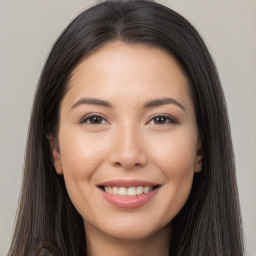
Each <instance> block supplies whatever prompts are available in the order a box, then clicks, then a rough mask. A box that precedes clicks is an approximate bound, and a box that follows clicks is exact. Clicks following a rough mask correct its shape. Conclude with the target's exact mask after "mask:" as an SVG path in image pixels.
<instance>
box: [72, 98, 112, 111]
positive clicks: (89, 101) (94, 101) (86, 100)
mask: <svg viewBox="0 0 256 256" xmlns="http://www.w3.org/2000/svg"><path fill="white" fill-rule="evenodd" d="M83 104H88V105H100V106H104V107H108V108H112V105H111V104H110V103H109V102H107V101H105V100H99V99H95V98H81V99H80V100H78V101H77V102H76V103H75V104H74V105H73V106H72V107H71V110H72V109H74V108H75V107H77V106H79V105H83Z"/></svg>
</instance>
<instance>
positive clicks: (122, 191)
mask: <svg viewBox="0 0 256 256" xmlns="http://www.w3.org/2000/svg"><path fill="white" fill-rule="evenodd" d="M160 187H161V185H159V184H155V183H152V182H146V181H138V180H137V181H136V180H115V181H108V182H105V183H103V184H100V185H98V188H99V191H100V193H101V195H102V196H103V198H104V199H105V200H106V201H107V202H108V203H110V204H111V205H113V206H115V207H118V208H128V209H135V208H139V207H141V206H143V205H145V204H146V203H148V202H150V200H151V199H152V198H153V197H154V196H155V195H156V193H157V192H158V190H159V188H160Z"/></svg>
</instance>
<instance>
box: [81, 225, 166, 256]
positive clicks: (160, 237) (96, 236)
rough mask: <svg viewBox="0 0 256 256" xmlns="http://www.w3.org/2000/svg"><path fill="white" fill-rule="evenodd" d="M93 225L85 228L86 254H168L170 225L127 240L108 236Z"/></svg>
mask: <svg viewBox="0 0 256 256" xmlns="http://www.w3.org/2000/svg"><path fill="white" fill-rule="evenodd" d="M90 229H94V228H93V227H87V228H86V245H87V255H88V256H101V255H111V256H141V255H147V256H156V255H158V256H168V255H169V250H170V241H171V227H170V225H168V226H166V227H164V228H163V229H161V230H159V231H157V232H155V233H154V234H152V235H150V236H149V237H146V238H143V239H136V240H127V239H121V238H116V237H113V236H109V235H107V234H105V233H102V232H101V231H99V230H96V231H95V230H93V232H90V231H92V230H90Z"/></svg>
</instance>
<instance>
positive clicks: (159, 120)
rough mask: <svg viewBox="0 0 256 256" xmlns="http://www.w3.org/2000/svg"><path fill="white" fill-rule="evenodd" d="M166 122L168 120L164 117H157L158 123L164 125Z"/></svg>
mask: <svg viewBox="0 0 256 256" xmlns="http://www.w3.org/2000/svg"><path fill="white" fill-rule="evenodd" d="M165 122H166V118H165V117H164V116H161V117H156V123H158V124H164V123H165Z"/></svg>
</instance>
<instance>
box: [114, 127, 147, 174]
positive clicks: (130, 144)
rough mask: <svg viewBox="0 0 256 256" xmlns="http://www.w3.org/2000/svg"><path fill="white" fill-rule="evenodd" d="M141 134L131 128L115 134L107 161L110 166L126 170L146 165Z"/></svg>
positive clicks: (125, 128)
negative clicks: (108, 160)
mask: <svg viewBox="0 0 256 256" xmlns="http://www.w3.org/2000/svg"><path fill="white" fill-rule="evenodd" d="M142 137H143V136H142V135H141V133H140V132H139V131H138V130H136V129H135V128H132V127H124V128H122V129H119V130H118V131H116V132H115V135H114V138H113V140H112V145H111V149H110V152H109V159H110V163H111V165H113V166H115V167H120V168H123V169H126V170H133V169H137V168H141V167H143V166H145V165H146V164H147V161H148V158H147V152H146V150H145V143H144V141H143V138H142Z"/></svg>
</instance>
